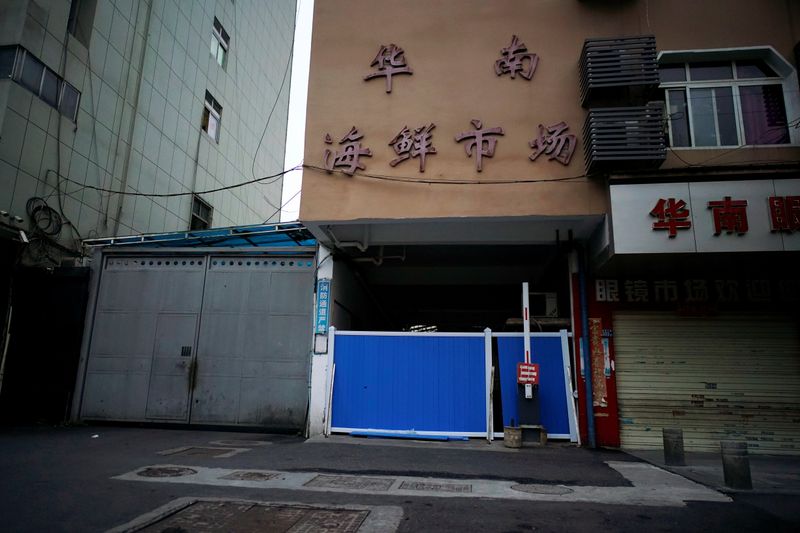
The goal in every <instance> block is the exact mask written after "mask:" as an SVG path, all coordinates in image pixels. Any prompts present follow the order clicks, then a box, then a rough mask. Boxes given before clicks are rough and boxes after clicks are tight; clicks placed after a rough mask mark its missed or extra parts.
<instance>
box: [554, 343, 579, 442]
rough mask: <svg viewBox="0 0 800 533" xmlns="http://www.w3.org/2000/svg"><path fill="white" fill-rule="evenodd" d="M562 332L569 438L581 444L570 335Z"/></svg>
mask: <svg viewBox="0 0 800 533" xmlns="http://www.w3.org/2000/svg"><path fill="white" fill-rule="evenodd" d="M559 333H560V334H561V358H562V360H563V361H564V394H565V395H566V397H567V416H568V417H569V440H570V442H577V443H578V445H580V438H581V437H580V433H579V432H578V416H577V415H576V413H575V401H574V398H573V396H572V367H571V365H570V362H569V335H568V334H567V330H565V329H562V330H561V331H560V332H559Z"/></svg>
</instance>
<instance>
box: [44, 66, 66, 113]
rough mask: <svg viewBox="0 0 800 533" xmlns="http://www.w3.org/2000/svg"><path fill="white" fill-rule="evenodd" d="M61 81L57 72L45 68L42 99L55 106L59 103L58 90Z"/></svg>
mask: <svg viewBox="0 0 800 533" xmlns="http://www.w3.org/2000/svg"><path fill="white" fill-rule="evenodd" d="M60 85H61V82H60V80H59V79H58V76H56V74H55V72H53V71H52V70H50V69H45V71H44V80H43V81H42V94H41V95H40V96H41V97H42V100H44V101H45V102H47V103H48V104H50V105H51V106H53V107H56V106H57V105H58V92H59V90H60V88H61V87H60Z"/></svg>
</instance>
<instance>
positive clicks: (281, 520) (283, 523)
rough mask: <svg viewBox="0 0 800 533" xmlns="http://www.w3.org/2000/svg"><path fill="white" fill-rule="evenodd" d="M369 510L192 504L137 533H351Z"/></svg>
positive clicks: (237, 503)
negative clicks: (254, 532) (173, 532)
mask: <svg viewBox="0 0 800 533" xmlns="http://www.w3.org/2000/svg"><path fill="white" fill-rule="evenodd" d="M368 515H369V511H361V510H349V509H322V508H312V507H306V506H295V505H280V504H277V505H262V504H253V503H246V502H196V503H194V504H192V505H189V506H188V507H184V508H183V509H181V510H179V511H177V512H176V513H174V514H172V515H170V516H168V517H166V518H164V519H163V520H160V521H158V522H156V523H154V524H150V525H149V526H147V527H145V528H144V529H140V530H139V531H148V532H153V533H155V532H158V533H162V532H164V531H175V532H177V531H181V532H183V531H186V532H189V531H271V532H276V533H278V532H288V531H291V532H292V533H295V532H308V533H311V532H314V531H327V532H331V533H340V532H341V533H355V532H356V531H358V529H359V527H361V524H362V523H363V522H364V520H365V519H366V518H367V516H368Z"/></svg>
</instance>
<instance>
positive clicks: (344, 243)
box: [325, 226, 369, 252]
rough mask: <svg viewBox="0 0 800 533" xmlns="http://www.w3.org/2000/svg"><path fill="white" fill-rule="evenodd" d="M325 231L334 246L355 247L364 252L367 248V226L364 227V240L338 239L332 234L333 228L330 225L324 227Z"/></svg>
mask: <svg viewBox="0 0 800 533" xmlns="http://www.w3.org/2000/svg"><path fill="white" fill-rule="evenodd" d="M325 233H327V234H328V237H330V238H331V241H333V244H334V246H336V247H337V248H339V249H341V248H345V247H349V248H353V247H355V248H358V249H359V250H361V251H362V252H366V251H367V248H369V228H365V229H364V242H359V241H340V240H339V239H337V238H336V235H334V234H333V228H331V227H330V226H328V227H326V228H325Z"/></svg>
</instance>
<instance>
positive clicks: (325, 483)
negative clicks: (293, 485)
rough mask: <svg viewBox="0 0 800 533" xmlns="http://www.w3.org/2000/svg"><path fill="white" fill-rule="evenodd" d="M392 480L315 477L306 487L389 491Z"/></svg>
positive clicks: (355, 477) (354, 477)
mask: <svg viewBox="0 0 800 533" xmlns="http://www.w3.org/2000/svg"><path fill="white" fill-rule="evenodd" d="M393 483H394V479H390V478H375V477H359V476H325V475H322V476H317V477H315V478H314V479H312V480H311V481H309V482H307V483H306V484H305V486H306V487H321V488H334V489H361V490H389V487H391V486H392V484H393Z"/></svg>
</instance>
